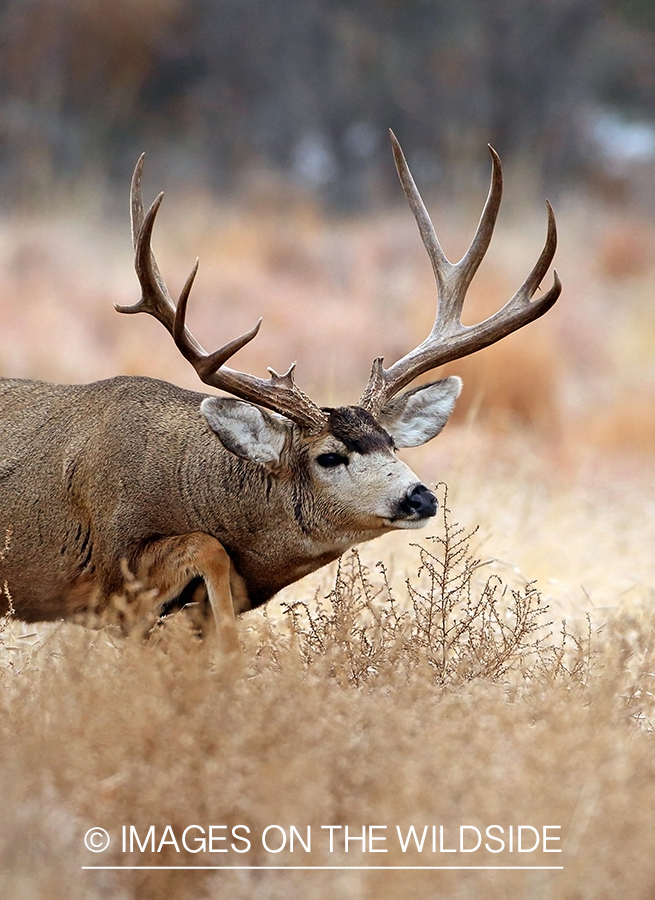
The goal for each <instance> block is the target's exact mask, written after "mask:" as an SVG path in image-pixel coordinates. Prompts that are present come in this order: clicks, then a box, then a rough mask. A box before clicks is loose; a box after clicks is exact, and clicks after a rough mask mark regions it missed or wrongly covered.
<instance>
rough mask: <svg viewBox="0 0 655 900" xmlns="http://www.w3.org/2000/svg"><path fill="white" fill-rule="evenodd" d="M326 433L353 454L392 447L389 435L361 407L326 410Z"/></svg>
mask: <svg viewBox="0 0 655 900" xmlns="http://www.w3.org/2000/svg"><path fill="white" fill-rule="evenodd" d="M326 412H327V413H329V416H328V431H329V432H330V434H332V435H333V436H334V437H335V438H337V440H339V441H341V443H342V444H343V445H344V447H345V448H346V450H351V451H353V452H354V453H373V452H374V451H375V450H386V449H388V448H390V447H393V440H392V438H391V436H390V435H389V434H387V432H386V431H385V430H384V428H382V427H381V426H380V425H378V423H377V422H376V421H375V419H374V418H373V416H372V415H371V414H370V413H369V412H367V411H366V410H365V409H362V407H361V406H339V407H337V409H328V410H326Z"/></svg>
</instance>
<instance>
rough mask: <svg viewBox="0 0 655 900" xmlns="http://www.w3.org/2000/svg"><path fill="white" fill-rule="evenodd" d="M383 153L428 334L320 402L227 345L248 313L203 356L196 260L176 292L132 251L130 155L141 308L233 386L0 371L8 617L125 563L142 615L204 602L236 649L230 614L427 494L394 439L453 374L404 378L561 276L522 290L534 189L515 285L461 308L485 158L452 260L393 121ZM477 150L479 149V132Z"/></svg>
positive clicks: (432, 405) (411, 440) (139, 219)
mask: <svg viewBox="0 0 655 900" xmlns="http://www.w3.org/2000/svg"><path fill="white" fill-rule="evenodd" d="M391 137H392V145H393V153H394V157H395V162H396V167H397V170H398V174H399V176H400V180H401V183H402V186H403V189H404V192H405V194H406V196H407V199H408V201H409V205H410V207H411V209H412V212H413V213H414V216H415V218H416V221H417V224H418V228H419V231H420V234H421V238H422V240H423V243H424V245H425V248H426V250H427V252H428V255H429V257H430V261H431V263H432V267H433V269H434V274H435V277H436V282H437V288H438V311H437V316H436V321H435V323H434V327H433V329H432V331H431V333H430V335H429V336H428V337H427V338H426V339H425V340H424V341H423V343H422V344H420V345H419V346H418V347H416V348H415V349H414V350H412V351H410V352H409V353H408V354H407V355H406V356H404V357H403V358H402V359H400V360H398V362H396V363H394V364H393V365H391V366H390V367H389V368H385V367H384V366H383V360H382V358H381V357H379V358H377V359H376V360H375V361H374V362H373V366H372V369H371V375H370V378H369V381H368V384H367V385H366V387H365V389H364V392H363V394H362V396H361V399H360V401H359V405H358V406H345V407H338V408H321V407H319V406H318V405H317V404H316V403H314V402H313V401H312V400H311V399H310V398H309V397H308V396H307V395H306V394H304V393H303V392H302V391H301V390H300V388H299V387H298V386H297V385H296V383H295V381H294V374H293V370H294V366H293V365H292V366H291V368H290V369H289V371H288V372H286V374H284V375H278V374H277V373H276V372H274V371H273V370H271V369H269V372H270V378H268V379H260V378H256V377H254V376H252V375H248V374H244V373H242V372H238V371H235V370H233V369H230V368H228V367H227V366H226V363H227V361H228V360H229V359H230V358H231V357H232V356H233V355H234V354H235V353H236V352H237V351H238V350H239V349H240V348H241V347H243V346H244V345H245V344H247V343H248V342H249V341H251V340H252V339H253V338H254V337H255V335H256V334H257V332H258V330H259V326H260V324H261V320H260V321H259V322H258V323H257V325H255V327H254V328H253V329H252V330H251V331H249V332H247V333H246V334H243V335H242V336H241V337H238V338H236V339H234V340H232V341H230V342H228V343H227V344H225V346H224V347H221V348H220V349H219V350H216V351H215V352H214V353H206V352H205V351H204V350H203V348H202V347H201V346H200V344H199V343H198V342H197V341H196V339H195V338H194V337H193V335H192V334H191V333H190V332H189V331H188V330H187V328H186V326H185V316H186V310H187V303H188V299H189V294H190V291H191V287H192V285H193V281H194V278H195V275H196V271H197V265H198V264H197V262H196V265H195V266H194V268H193V271H192V272H191V274H190V276H189V278H188V280H187V282H186V284H185V286H184V289H183V290H182V293H181V296H180V298H179V301H178V302H177V304H175V303H174V301H173V300H172V298H171V295H170V294H169V292H168V290H167V288H166V285H165V284H164V281H163V279H162V277H161V275H160V272H159V268H158V266H157V262H156V261H155V258H154V255H153V253H152V250H151V237H152V232H153V227H154V224H155V219H156V216H157V212H158V210H159V207H160V205H161V201H162V197H163V195H162V194H160V195H159V196H158V197H157V198H156V200H155V201H154V203H153V204H152V206H151V207H150V209H149V210H148V211H147V212H144V206H143V201H142V195H141V177H142V167H143V157H142V158H141V159H140V160H139V162H138V163H137V166H136V169H135V171H134V176H133V179H132V188H131V208H132V238H133V243H134V248H135V268H136V272H137V275H138V279H139V282H140V286H141V292H142V296H141V299H140V300H139V301H138V302H137V303H136V304H135V305H133V306H127V307H122V306H117V307H116V308H117V309H118V311H119V312H121V313H138V312H144V313H148V314H149V315H151V316H154V317H155V318H156V319H158V320H159V321H160V322H161V323H162V325H163V326H164V327H165V328H166V329H167V331H169V332H170V334H171V336H172V338H173V340H174V341H175V344H176V346H177V347H178V349H179V351H180V352H181V353H182V355H183V356H184V357H185V358H186V359H187V360H188V361H189V362H190V363H191V364H192V366H193V367H194V368H195V370H196V371H197V373H198V375H199V376H200V379H201V381H203V382H204V383H205V384H207V385H210V386H212V387H214V388H220V389H221V390H223V391H225V392H227V393H228V394H230V395H232V396H230V397H226V396H207V395H206V394H199V393H194V392H192V391H188V390H183V389H181V388H179V387H175V386H174V385H172V384H168V383H166V382H162V381H157V380H154V379H151V378H142V377H132V376H124V377H117V378H111V379H109V380H107V381H101V382H97V383H94V384H84V385H54V384H46V383H41V382H35V381H26V380H4V381H2V382H0V385H1V387H0V398H1V400H0V402H1V406H0V409H1V411H2V419H3V422H2V437H1V439H0V440H1V444H0V511H1V519H0V527H2V526H4V528H6V529H7V533H8V534H11V542H10V546H9V547H6V548H5V552H4V553H3V555H2V556H3V558H2V562H1V568H2V572H1V573H0V588H1V586H2V584H3V583H4V584H5V592H4V596H3V600H2V602H3V603H4V608H0V613H2V612H6V611H7V608H8V602H9V601H8V596H9V595H10V596H11V598H12V602H13V608H14V610H15V613H16V615H17V616H18V617H20V618H21V619H24V620H26V621H37V620H48V619H56V618H60V617H65V618H66V617H74V616H78V615H80V614H83V613H85V612H87V611H88V610H89V609H93V608H96V607H97V606H98V605H99V606H100V607H101V608H102V607H111V605H112V598H113V597H116V596H117V595H120V593H121V591H122V590H123V588H124V577H125V574H124V572H125V566H127V569H128V570H129V571H130V572H132V573H134V575H135V576H136V577H137V578H138V580H139V581H140V582H141V583H142V584H143V585H144V586H145V587H146V588H148V589H150V591H151V592H152V596H153V597H154V599H153V601H152V603H153V608H154V610H153V611H154V612H161V611H167V610H169V609H171V608H173V606H174V605H176V604H177V605H184V603H185V602H187V601H189V600H190V599H191V597H198V596H200V597H201V598H202V602H203V603H204V605H205V606H207V601H208V604H209V606H210V607H211V611H212V612H213V620H214V622H215V624H216V628H217V631H218V636H219V640H220V643H221V646H222V648H223V650H224V651H225V652H227V653H230V652H237V650H238V648H239V641H238V636H237V629H236V623H235V614H239V613H241V612H243V611H244V610H247V609H251V608H254V607H257V606H259V605H260V604H262V603H265V602H266V601H267V600H268V599H269V598H271V597H272V596H273V595H274V594H275V593H277V592H278V591H279V590H280V589H281V588H283V587H285V586H286V585H288V584H291V583H292V582H295V581H297V580H298V579H300V578H302V577H303V576H304V575H306V574H308V573H309V572H312V571H314V570H316V569H318V568H319V567H321V566H324V565H325V564H326V563H328V562H330V561H332V560H334V559H336V558H337V557H338V556H339V555H340V554H342V553H343V552H344V551H345V550H346V549H348V548H350V547H351V546H352V545H353V544H356V543H358V542H361V541H367V540H370V539H371V538H375V537H377V536H378V535H381V534H384V533H385V532H388V531H390V530H392V529H399V528H418V527H420V526H421V525H424V524H425V523H426V521H427V520H428V519H429V518H430V517H431V516H434V515H435V513H436V508H437V502H436V498H435V496H434V494H433V493H432V491H430V490H429V489H428V488H427V487H426V486H425V485H424V484H422V483H421V482H420V481H419V479H418V478H417V477H416V475H414V473H413V472H412V471H411V470H410V469H409V468H408V466H407V465H405V463H403V462H401V461H400V460H399V459H398V457H397V456H396V450H397V449H399V448H404V447H416V446H418V445H420V444H423V443H425V442H426V441H429V440H430V439H431V438H433V437H434V436H435V435H436V434H438V433H439V432H440V431H441V429H442V428H443V426H444V425H445V423H446V421H447V419H448V417H449V415H450V413H451V412H452V409H453V407H454V404H455V400H456V398H457V396H458V394H459V392H460V389H461V381H460V379H459V378H457V377H452V376H451V377H449V378H444V379H442V380H440V381H435V382H432V383H430V384H420V385H419V386H418V387H416V386H415V387H412V388H409V390H405V391H404V392H403V393H401V391H403V389H405V388H408V386H409V385H410V384H411V382H413V381H414V380H415V379H417V378H418V377H419V376H421V375H423V374H424V373H426V372H429V371H431V370H433V369H436V368H437V367H438V366H441V365H442V364H443V363H446V362H450V361H451V360H455V359H458V358H460V357H463V356H466V355H467V354H470V353H473V352H475V351H477V350H480V349H482V348H483V347H487V346H488V345H489V344H492V343H494V342H495V341H498V340H500V339H501V338H503V337H505V336H506V335H508V334H510V333H511V332H513V331H516V330H517V329H519V328H521V327H523V326H524V325H526V324H528V323H529V322H531V321H532V320H534V319H536V318H538V317H539V316H541V315H543V314H544V313H545V312H546V311H547V310H548V309H549V308H550V307H551V306H552V305H553V304H554V303H555V301H556V300H557V298H558V296H559V293H560V289H561V285H560V282H559V279H558V277H557V274H556V273H554V284H553V286H552V287H551V288H550V290H549V291H548V292H547V293H545V294H543V295H541V296H539V298H538V299H536V300H532V297H533V295H534V294H535V292H536V291H537V288H538V287H539V285H540V282H541V281H542V279H543V278H544V276H545V274H546V272H547V270H548V268H549V266H550V263H551V261H552V258H553V255H554V253H555V246H556V230H555V220H554V216H553V213H552V210H551V208H550V205H549V206H548V231H547V237H546V242H545V246H544V248H543V250H542V252H541V255H540V256H539V259H538V260H537V262H536V264H535V266H534V268H533V269H532V271H531V272H530V274H529V275H528V277H527V279H526V280H525V282H524V284H523V285H522V287H520V288H519V290H518V291H517V293H516V294H515V295H514V296H513V297H512V298H511V300H509V302H508V303H507V304H506V305H505V306H504V307H503V308H502V309H501V310H499V311H498V312H496V313H495V314H494V315H492V316H491V317H490V318H489V319H487V320H486V321H484V322H482V323H480V324H478V325H475V326H465V325H462V324H461V312H462V306H463V303H464V296H465V294H466V291H467V288H468V286H469V284H470V282H471V279H472V278H473V276H474V274H475V272H476V270H477V268H478V266H479V265H480V262H481V260H482V258H483V256H484V254H485V252H486V250H487V248H488V246H489V242H490V240H491V236H492V232H493V229H494V225H495V221H496V217H497V214H498V209H499V205H500V200H501V192H502V174H501V166H500V161H499V158H498V156H497V155H496V153H495V152H494V150H491V157H492V175H491V187H490V190H489V195H488V197H487V201H486V204H485V206H484V210H483V213H482V217H481V219H480V223H479V225H478V228H477V231H476V233H475V236H474V238H473V241H472V243H471V246H470V247H469V249H468V250H467V251H466V253H465V255H464V256H463V258H462V259H461V260H460V261H459V262H458V263H456V264H453V263H451V262H449V261H448V259H447V258H446V256H445V255H444V253H443V251H442V249H441V246H440V244H439V241H438V240H437V236H436V234H435V231H434V228H433V226H432V222H431V220H430V217H429V215H428V213H427V211H426V209H425V206H424V205H423V201H422V200H421V197H420V195H419V193H418V190H417V188H416V185H415V183H414V181H413V179H412V176H411V174H410V171H409V168H408V166H407V163H406V161H405V158H404V156H403V153H402V150H401V148H400V145H399V144H398V142H397V140H396V138H395V137H394V136H393V134H392V136H391ZM490 149H491V148H490Z"/></svg>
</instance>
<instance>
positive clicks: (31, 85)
mask: <svg viewBox="0 0 655 900" xmlns="http://www.w3.org/2000/svg"><path fill="white" fill-rule="evenodd" d="M654 36H655V15H654V14H653V13H652V2H651V0H607V2H606V3H601V2H598V0H493V2H491V0H458V2H457V3H454V2H452V0H111V2H109V3H108V2H107V0H2V2H0V173H1V174H2V176H3V178H4V181H5V184H6V185H7V189H6V190H9V189H10V188H13V189H14V192H15V194H16V196H17V197H18V198H20V197H21V196H23V195H31V194H33V193H34V192H35V191H37V192H38V190H39V187H40V186H41V187H43V188H44V189H47V187H48V185H49V184H50V183H51V182H52V181H53V180H55V179H56V180H59V179H67V178H72V179H74V178H77V177H79V176H80V175H85V174H86V175H88V174H90V173H94V172H97V173H101V174H102V175H103V176H108V177H112V176H114V175H116V174H120V177H121V178H122V179H124V177H125V173H126V172H127V171H129V169H130V168H131V166H132V164H133V161H134V159H135V157H136V155H137V154H138V152H140V151H141V150H142V149H144V148H147V149H148V150H149V151H150V153H151V154H152V153H158V154H159V153H166V154H167V156H168V159H169V160H170V161H171V164H174V165H177V166H178V167H180V169H183V166H186V167H189V166H191V168H192V169H193V173H195V174H196V175H200V176H201V177H203V178H204V179H206V180H208V181H210V182H212V183H214V184H216V185H220V186H227V185H229V184H232V183H235V182H236V183H238V181H239V178H240V177H241V176H242V175H244V174H246V173H247V172H249V171H251V170H252V168H253V167H266V168H273V169H275V170H279V171H282V172H285V173H289V174H290V175H291V176H292V177H293V178H294V179H295V180H296V181H297V182H299V183H301V184H305V185H307V186H308V187H310V188H314V189H318V190H320V191H322V192H323V193H324V194H325V195H326V196H329V197H330V198H331V199H332V200H334V201H336V202H338V203H340V204H342V205H343V204H346V205H351V206H358V205H361V204H365V203H366V202H367V201H368V200H370V199H371V198H373V197H376V196H380V195H381V194H383V193H384V190H385V183H386V179H387V178H388V177H389V175H390V166H389V152H388V146H387V140H386V129H387V127H389V126H392V127H393V128H394V129H395V130H396V131H397V132H398V133H399V136H400V137H401V138H405V139H406V144H407V146H408V148H409V147H411V148H413V152H412V158H411V159H410V162H411V163H412V165H413V168H414V169H415V171H416V174H417V176H418V177H420V179H421V182H422V184H428V185H429V184H430V183H431V182H435V181H437V180H439V179H440V178H443V177H444V176H447V175H448V174H449V173H450V172H452V170H453V167H455V166H457V165H459V164H461V163H462V162H466V161H467V160H468V159H469V157H471V158H473V156H475V158H479V154H480V145H481V144H484V143H485V142H487V141H490V142H491V143H493V144H494V145H495V146H496V147H497V149H498V150H499V151H500V152H501V154H502V155H503V157H504V158H505V159H507V158H509V159H512V158H516V159H519V160H523V161H526V160H527V161H529V164H530V165H531V166H532V167H533V168H534V169H535V172H536V174H537V175H541V176H542V177H543V178H544V179H546V180H548V179H550V178H551V177H553V176H554V177H555V178H557V179H558V180H561V179H563V178H566V177H569V176H574V175H575V174H576V173H577V172H578V171H579V168H580V160H581V157H582V156H583V155H584V146H585V138H584V133H583V132H584V127H585V115H586V111H587V110H588V109H589V108H591V106H592V104H593V103H595V102H599V101H604V102H610V103H612V102H616V103H619V104H623V105H629V104H630V103H632V104H633V105H634V104H636V105H637V106H638V107H639V106H640V105H641V106H640V108H641V107H643V108H644V109H646V110H647V111H649V112H651V113H652V114H653V115H655V91H653V90H652V87H653V82H654V80H655V66H654V65H653V48H652V44H653V41H654ZM635 48H638V52H637V51H636V49H635ZM182 174H184V171H182ZM5 193H6V191H5Z"/></svg>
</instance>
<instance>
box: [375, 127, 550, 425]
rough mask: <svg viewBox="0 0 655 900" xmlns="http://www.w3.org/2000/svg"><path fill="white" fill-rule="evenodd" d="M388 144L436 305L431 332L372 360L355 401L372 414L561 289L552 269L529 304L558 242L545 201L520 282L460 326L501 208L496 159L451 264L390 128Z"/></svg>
mask: <svg viewBox="0 0 655 900" xmlns="http://www.w3.org/2000/svg"><path fill="white" fill-rule="evenodd" d="M391 143H392V146H393V153H394V158H395V161H396V167H397V169H398V175H399V177H400V181H401V184H402V186H403V190H404V192H405V195H406V197H407V200H408V202H409V205H410V207H411V209H412V212H413V213H414V217H415V219H416V223H417V225H418V228H419V232H420V234H421V238H422V240H423V244H424V246H425V249H426V250H427V252H428V256H429V257H430V262H431V263H432V268H433V270H434V274H435V278H436V281H437V291H438V305H437V315H436V318H435V322H434V326H433V328H432V331H431V332H430V334H429V335H428V337H427V338H426V339H425V340H424V341H423V343H422V344H420V345H419V346H418V347H416V348H415V349H414V350H412V351H411V352H410V353H408V354H407V355H406V356H404V357H403V358H402V359H400V360H398V362H396V363H394V364H393V365H392V366H390V368H388V369H385V368H384V366H383V360H382V357H378V358H377V359H375V360H374V361H373V366H372V368H371V374H370V377H369V380H368V384H367V385H366V388H365V390H364V393H363V394H362V396H361V399H360V401H359V402H360V405H361V406H363V407H364V408H365V409H368V410H369V411H370V412H372V413H373V415H377V414H378V413H379V412H380V410H381V409H382V408H383V406H384V405H385V404H386V403H387V402H388V401H389V400H390V399H391V398H392V397H393V396H395V394H397V393H398V391H400V390H402V389H403V388H404V387H406V386H407V385H408V384H410V382H412V381H413V380H414V379H415V378H418V376H419V375H422V374H424V373H425V372H429V371H430V370H432V369H436V368H437V367H438V366H441V365H443V364H444V363H447V362H451V361H452V360H454V359H460V358H461V357H463V356H468V355H469V354H470V353H474V352H476V351H477V350H481V349H483V348H484V347H488V346H489V345H490V344H493V343H495V342H496V341H498V340H500V339H501V338H503V337H505V336H506V335H508V334H510V333H511V332H512V331H516V330H517V329H519V328H522V327H523V326H524V325H527V324H528V323H529V322H532V321H533V320H534V319H537V318H539V316H542V315H543V314H544V313H545V312H547V310H549V309H550V307H551V306H552V305H553V304H554V303H555V301H556V300H557V298H558V297H559V295H560V292H561V289H562V285H561V282H560V280H559V277H558V275H557V272H553V278H554V283H553V286H552V287H551V288H550V290H549V291H548V292H547V293H546V294H544V295H543V296H542V297H540V298H539V300H536V301H534V302H531V298H532V296H533V295H534V293H535V291H536V290H537V288H538V287H539V284H540V283H541V280H542V279H543V277H544V276H545V274H546V272H547V271H548V268H549V266H550V264H551V262H552V260H553V256H554V255H555V248H556V246H557V230H556V227H555V216H554V213H553V210H552V207H551V205H550V203H548V201H546V203H547V211H548V230H547V235H546V242H545V244H544V248H543V250H542V251H541V254H540V256H539V259H538V260H537V262H536V264H535V265H534V267H533V269H532V271H531V272H530V274H529V275H528V277H527V278H526V280H525V281H524V283H523V284H522V285H521V287H520V288H519V290H518V291H517V292H516V294H514V296H513V297H512V298H511V300H509V301H508V303H506V304H505V306H503V308H502V309H500V310H499V311H498V312H496V313H494V314H493V315H492V316H490V317H489V318H488V319H486V320H485V321H484V322H480V323H479V324H477V325H473V326H466V325H462V322H461V314H462V308H463V305H464V298H465V296H466V291H467V289H468V287H469V285H470V283H471V280H472V278H473V276H474V275H475V273H476V271H477V269H478V267H479V265H480V263H481V262H482V259H483V257H484V255H485V253H486V251H487V249H488V247H489V244H490V242H491V237H492V235H493V230H494V226H495V224H496V218H497V216H498V210H499V208H500V201H501V196H502V187H503V177H502V169H501V164H500V159H499V157H498V154H497V153H496V151H495V150H494V149H493V148H492V147H491V146H490V147H489V151H490V153H491V160H492V173H491V185H490V188H489V194H488V196H487V200H486V202H485V205H484V209H483V211H482V216H481V217H480V222H479V224H478V227H477V229H476V232H475V236H474V237H473V240H472V242H471V245H470V247H469V249H468V250H467V251H466V253H465V254H464V256H463V257H462V258H461V260H460V261H459V262H458V263H451V262H450V261H449V260H448V259H447V257H446V255H445V254H444V252H443V250H442V249H441V245H440V244H439V241H438V239H437V235H436V233H435V230H434V226H433V225H432V221H431V219H430V216H429V214H428V212H427V210H426V208H425V204H424V203H423V200H422V199H421V195H420V194H419V192H418V189H417V187H416V184H415V182H414V179H413V178H412V175H411V173H410V171H409V167H408V165H407V161H406V160H405V157H404V155H403V152H402V150H401V147H400V144H399V143H398V141H397V139H396V137H395V135H394V134H393V132H392V133H391Z"/></svg>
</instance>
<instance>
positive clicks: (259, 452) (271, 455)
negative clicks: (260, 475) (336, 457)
mask: <svg viewBox="0 0 655 900" xmlns="http://www.w3.org/2000/svg"><path fill="white" fill-rule="evenodd" d="M200 412H201V413H202V415H203V416H204V417H205V419H206V420H207V423H208V425H209V427H210V428H211V430H212V431H213V432H214V433H215V434H217V435H218V437H219V438H220V440H221V443H222V444H223V446H224V447H225V448H226V449H227V450H229V451H230V452H231V453H234V454H235V455H236V456H240V457H241V458H242V459H248V460H250V461H251V462H256V463H261V464H262V465H272V466H275V465H277V464H278V463H279V462H280V457H281V455H282V451H283V450H284V445H285V443H286V440H287V436H288V434H289V431H290V430H291V428H292V427H293V426H292V423H291V422H290V421H289V420H288V419H285V418H284V417H283V416H280V415H277V414H275V413H270V412H267V411H266V410H264V409H260V408H259V407H258V406H253V405H252V404H250V403H245V402H244V401H242V400H233V399H231V398H229V397H206V398H205V399H204V400H203V401H202V403H201V404H200Z"/></svg>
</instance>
